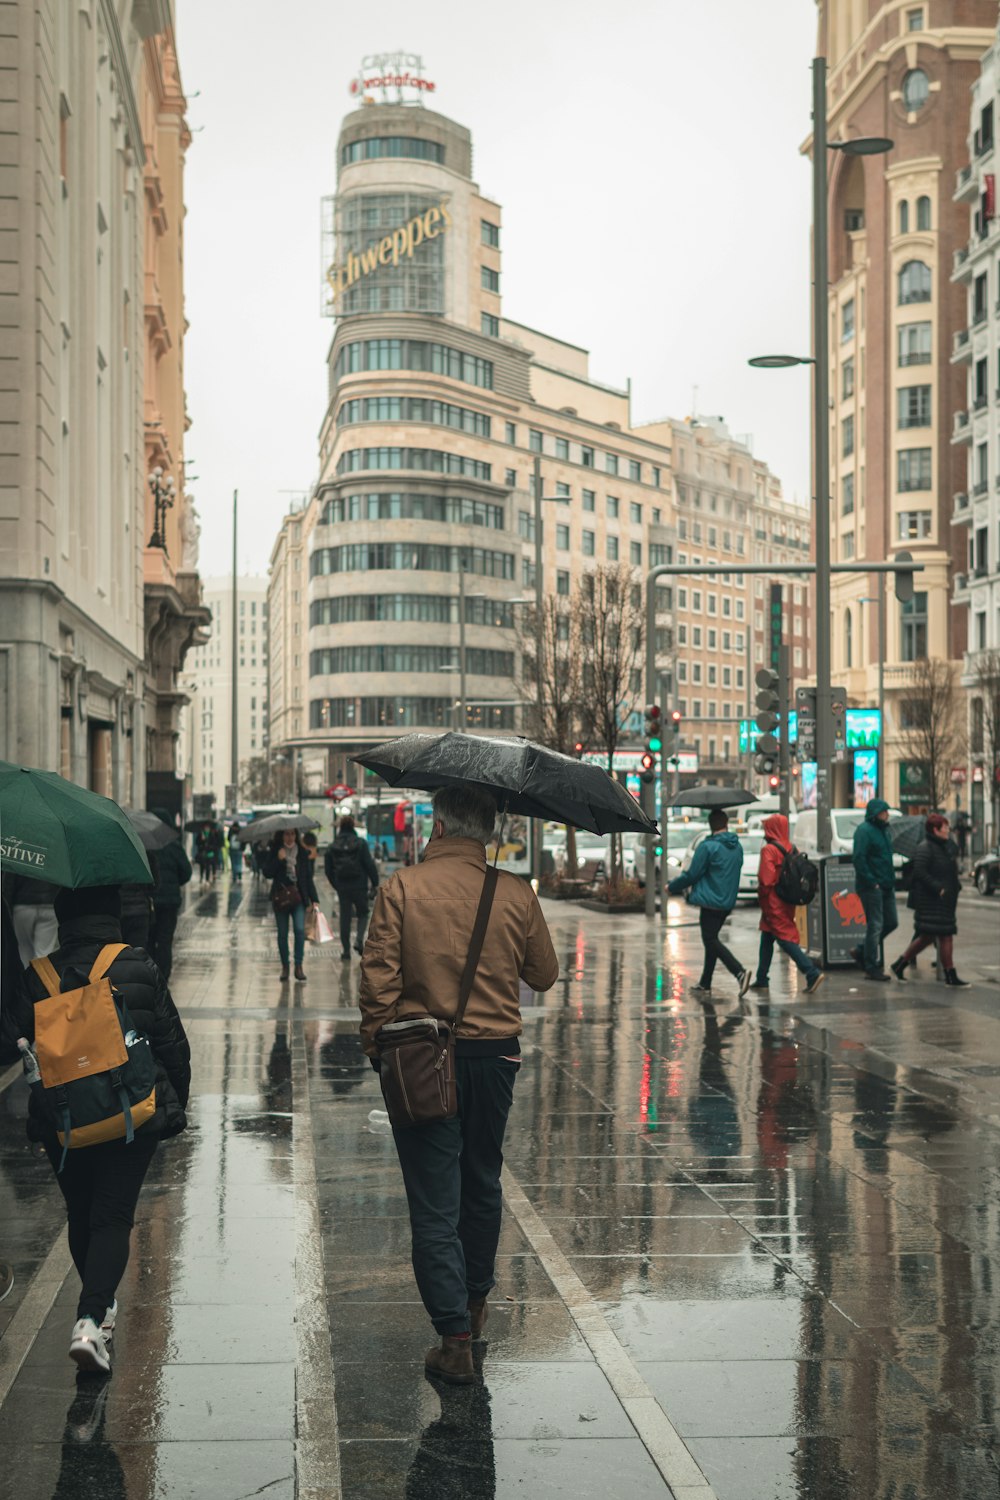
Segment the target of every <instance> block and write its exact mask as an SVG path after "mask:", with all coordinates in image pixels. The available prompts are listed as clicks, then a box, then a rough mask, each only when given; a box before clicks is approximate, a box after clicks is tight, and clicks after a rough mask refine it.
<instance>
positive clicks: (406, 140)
mask: <svg viewBox="0 0 1000 1500" xmlns="http://www.w3.org/2000/svg"><path fill="white" fill-rule="evenodd" d="M386 156H396V157H399V156H406V157H409V158H411V159H415V160H417V161H436V162H443V161H444V147H443V146H442V145H441V144H440V143H439V142H438V141H425V140H422V139H420V138H419V137H416V136H409V135H376V136H370V137H369V138H368V140H366V141H348V143H347V145H346V146H342V147H341V148H340V164H341V166H343V167H349V166H351V164H352V163H353V162H356V161H378V160H379V159H380V158H382V157H386Z"/></svg>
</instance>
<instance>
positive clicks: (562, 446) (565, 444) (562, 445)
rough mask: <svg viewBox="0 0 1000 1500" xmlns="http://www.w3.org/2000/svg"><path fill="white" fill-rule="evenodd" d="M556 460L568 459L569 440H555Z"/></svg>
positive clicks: (558, 438)
mask: <svg viewBox="0 0 1000 1500" xmlns="http://www.w3.org/2000/svg"><path fill="white" fill-rule="evenodd" d="M556 458H562V459H566V460H568V459H569V438H560V437H557V438H556Z"/></svg>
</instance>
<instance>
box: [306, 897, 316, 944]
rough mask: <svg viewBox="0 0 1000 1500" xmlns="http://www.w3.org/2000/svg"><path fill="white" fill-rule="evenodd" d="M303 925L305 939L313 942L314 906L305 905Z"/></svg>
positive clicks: (314, 926)
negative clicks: (304, 927)
mask: <svg viewBox="0 0 1000 1500" xmlns="http://www.w3.org/2000/svg"><path fill="white" fill-rule="evenodd" d="M305 926H306V941H307V942H310V943H315V941H316V908H315V906H307V907H306V923H305Z"/></svg>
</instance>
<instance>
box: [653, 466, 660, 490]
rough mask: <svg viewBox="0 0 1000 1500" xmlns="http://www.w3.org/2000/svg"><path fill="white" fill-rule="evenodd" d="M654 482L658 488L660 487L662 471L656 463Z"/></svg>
mask: <svg viewBox="0 0 1000 1500" xmlns="http://www.w3.org/2000/svg"><path fill="white" fill-rule="evenodd" d="M653 483H654V484H655V485H656V488H657V489H659V488H660V471H659V469H658V468H657V466H656V464H654V465H653Z"/></svg>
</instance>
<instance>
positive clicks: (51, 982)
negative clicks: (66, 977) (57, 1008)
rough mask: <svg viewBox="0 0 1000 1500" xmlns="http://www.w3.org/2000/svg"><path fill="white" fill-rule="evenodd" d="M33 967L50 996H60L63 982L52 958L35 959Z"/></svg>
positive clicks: (32, 963)
mask: <svg viewBox="0 0 1000 1500" xmlns="http://www.w3.org/2000/svg"><path fill="white" fill-rule="evenodd" d="M31 967H32V968H33V969H34V971H35V973H36V974H37V975H38V977H39V979H40V980H41V981H42V983H43V984H44V986H45V988H46V990H48V992H49V994H50V995H58V994H59V993H60V991H61V989H62V980H61V979H60V978H59V973H58V970H57V969H56V966H55V964H54V963H53V962H52V960H51V958H33V959H32V960H31Z"/></svg>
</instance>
